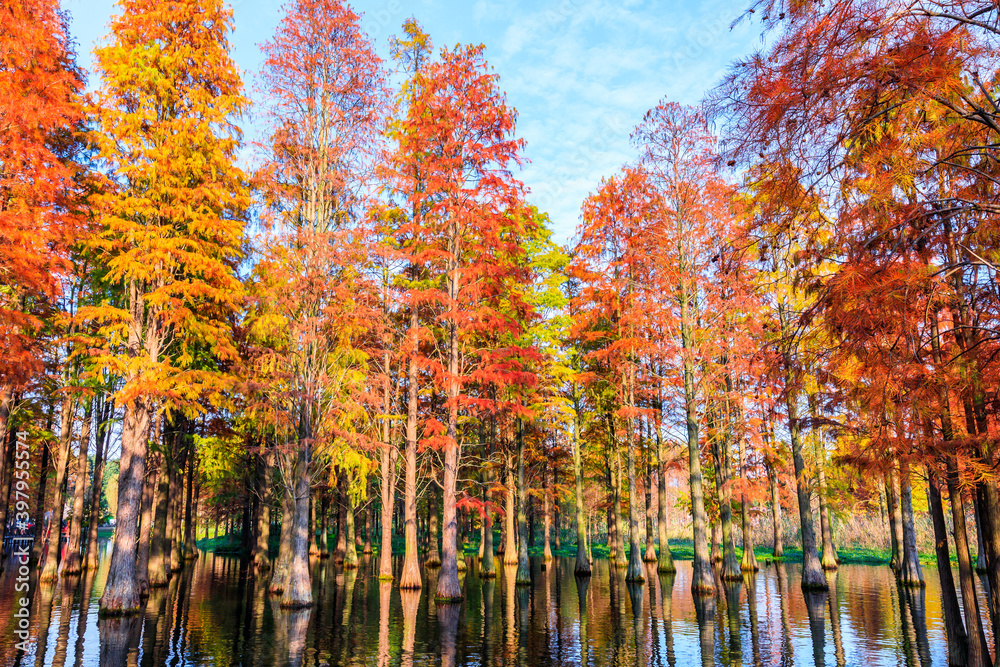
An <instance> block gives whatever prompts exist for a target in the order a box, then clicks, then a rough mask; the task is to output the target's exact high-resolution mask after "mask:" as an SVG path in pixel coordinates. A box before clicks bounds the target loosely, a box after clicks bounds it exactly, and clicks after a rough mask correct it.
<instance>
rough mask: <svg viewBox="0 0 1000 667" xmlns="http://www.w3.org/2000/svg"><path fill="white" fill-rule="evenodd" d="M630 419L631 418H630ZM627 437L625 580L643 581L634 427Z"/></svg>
mask: <svg viewBox="0 0 1000 667" xmlns="http://www.w3.org/2000/svg"><path fill="white" fill-rule="evenodd" d="M630 421H631V420H630ZM629 431H630V432H629V434H628V437H627V438H626V440H625V446H626V448H627V452H626V457H625V458H626V461H627V465H628V472H627V474H628V533H629V534H628V543H629V551H628V569H627V570H626V571H625V581H632V582H636V583H639V582H643V581H645V580H646V576H645V575H644V574H643V571H644V569H645V568H643V566H642V547H640V546H639V499H638V497H637V494H638V492H637V490H636V485H635V447H634V446H633V443H632V438H633V437H634V435H635V429H634V428H630V429H629Z"/></svg>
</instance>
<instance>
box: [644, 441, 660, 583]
mask: <svg viewBox="0 0 1000 667" xmlns="http://www.w3.org/2000/svg"><path fill="white" fill-rule="evenodd" d="M643 459H644V461H645V464H646V552H645V553H644V554H643V555H642V560H644V561H645V562H647V563H655V562H656V546H655V544H654V540H655V537H654V536H655V535H656V533H657V520H656V509H655V508H654V507H653V506H654V504H659V503H656V502H654V501H656V500H659V499H658V498H655V495H656V491H655V489H656V484H655V482H654V481H653V478H654V477H655V474H654V472H653V466H651V465H650V464H649V451H648V450H647V449H646V448H644V449H643Z"/></svg>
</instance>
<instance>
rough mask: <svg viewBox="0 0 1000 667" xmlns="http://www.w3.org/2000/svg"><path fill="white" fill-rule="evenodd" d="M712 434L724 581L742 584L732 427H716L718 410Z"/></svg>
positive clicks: (712, 415) (712, 410)
mask: <svg viewBox="0 0 1000 667" xmlns="http://www.w3.org/2000/svg"><path fill="white" fill-rule="evenodd" d="M709 414H710V418H709V433H712V432H713V431H714V433H712V436H713V437H712V456H713V458H714V459H715V491H716V494H717V496H718V499H719V523H720V524H721V528H722V572H721V575H722V579H723V581H740V580H742V579H743V573H742V572H741V571H740V562H739V561H738V560H737V559H736V541H735V538H734V537H733V487H732V476H731V474H730V468H729V426H728V423H724V424H723V425H722V427H721V429H720V428H718V426H716V425H715V419H716V415H715V408H710V413H709Z"/></svg>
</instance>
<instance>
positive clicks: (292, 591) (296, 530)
mask: <svg viewBox="0 0 1000 667" xmlns="http://www.w3.org/2000/svg"><path fill="white" fill-rule="evenodd" d="M310 437H311V436H310V435H309V434H304V435H303V437H300V438H299V442H298V448H299V451H298V454H297V456H296V461H295V472H294V480H295V510H294V513H293V514H292V536H291V537H292V550H291V561H290V562H289V565H288V580H287V582H286V584H285V590H284V592H283V593H282V595H281V606H282V607H288V608H298V607H309V606H311V605H312V603H313V598H312V580H311V578H310V576H309V481H310V480H309V444H308V441H309V438H310Z"/></svg>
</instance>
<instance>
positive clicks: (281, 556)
mask: <svg viewBox="0 0 1000 667" xmlns="http://www.w3.org/2000/svg"><path fill="white" fill-rule="evenodd" d="M293 483H294V480H290V479H282V480H281V487H280V488H281V532H280V536H279V538H278V540H279V541H278V559H277V560H276V561H275V562H274V571H273V572H272V574H271V583H270V585H269V586H268V592H269V593H271V594H272V595H278V594H279V593H284V592H285V587H286V586H287V585H288V572H289V568H290V567H291V564H292V532H293V525H292V524H293V523H294V521H295V490H294V487H293V486H292V484H293ZM215 526H216V533H218V527H219V523H218V519H216V524H215Z"/></svg>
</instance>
